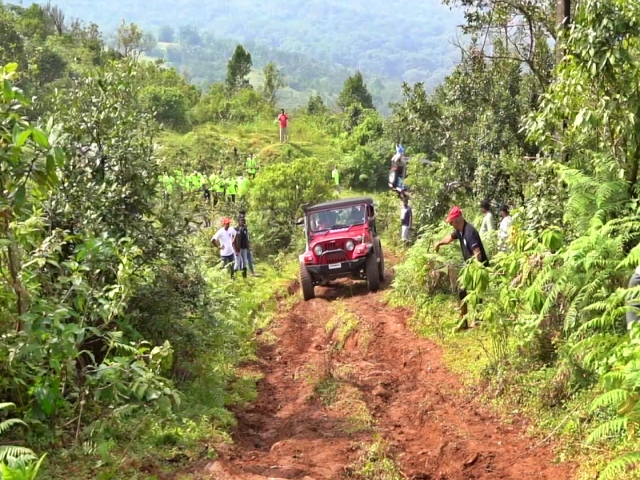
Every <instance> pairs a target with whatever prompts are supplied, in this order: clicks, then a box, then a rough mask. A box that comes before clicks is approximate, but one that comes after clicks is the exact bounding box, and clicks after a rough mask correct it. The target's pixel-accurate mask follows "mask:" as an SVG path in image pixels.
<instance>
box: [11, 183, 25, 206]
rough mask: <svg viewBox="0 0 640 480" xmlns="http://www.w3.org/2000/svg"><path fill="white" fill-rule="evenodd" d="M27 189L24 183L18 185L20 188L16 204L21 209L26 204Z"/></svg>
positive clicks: (17, 192)
mask: <svg viewBox="0 0 640 480" xmlns="http://www.w3.org/2000/svg"><path fill="white" fill-rule="evenodd" d="M26 193H27V191H26V189H25V187H24V185H20V186H19V187H18V189H17V190H16V194H15V197H14V206H15V208H16V209H17V210H19V209H20V208H22V207H23V206H24V203H25V197H26Z"/></svg>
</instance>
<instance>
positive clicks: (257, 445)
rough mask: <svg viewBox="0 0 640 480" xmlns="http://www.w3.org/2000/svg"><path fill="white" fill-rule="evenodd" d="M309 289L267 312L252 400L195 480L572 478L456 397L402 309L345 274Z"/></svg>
mask: <svg viewBox="0 0 640 480" xmlns="http://www.w3.org/2000/svg"><path fill="white" fill-rule="evenodd" d="M316 295H317V298H316V299H315V300H312V301H310V302H307V303H304V302H301V303H298V304H297V305H295V306H294V307H293V309H290V310H289V311H288V312H283V313H282V314H280V315H279V317H278V318H277V321H276V322H275V323H274V325H273V328H272V333H273V334H274V335H275V337H276V338H277V340H275V343H273V342H271V343H269V342H265V343H264V344H263V345H262V346H261V348H260V351H259V358H260V361H259V362H257V364H255V365H252V366H249V367H248V368H252V369H259V370H260V371H261V372H262V373H263V374H264V378H263V380H261V381H260V383H259V398H258V400H257V401H256V402H255V403H254V404H253V405H252V406H250V407H249V408H246V409H244V410H243V411H239V412H237V415H238V420H239V424H238V428H237V429H236V431H235V433H234V442H235V444H234V445H233V446H232V447H229V448H227V449H223V450H222V451H221V452H220V458H218V460H216V461H215V462H212V463H210V464H208V465H206V466H204V467H203V468H202V469H200V471H199V472H198V475H197V478H211V479H216V480H267V479H270V480H274V479H302V480H312V479H313V480H321V479H344V478H368V479H385V480H395V479H415V480H418V479H423V480H427V479H429V480H463V479H464V480H467V479H487V480H489V479H512V480H525V479H527V480H528V479H548V480H551V479H553V480H565V479H570V478H572V471H573V468H572V466H571V465H567V464H563V465H556V464H554V463H553V458H554V455H553V452H552V447H551V446H550V445H543V446H538V445H537V444H536V442H535V441H533V440H529V439H527V438H525V437H524V435H523V432H524V425H523V424H522V422H521V421H515V422H514V423H512V424H510V425H508V424H506V423H505V422H504V421H503V420H501V419H500V418H498V417H497V416H496V415H495V414H492V413H491V412H490V411H489V410H488V409H487V408H485V407H482V406H480V405H479V404H478V403H476V402H474V401H473V399H471V398H467V397H465V396H463V395H462V394H461V393H460V382H459V380H458V379H457V378H456V377H455V375H452V374H451V373H450V372H448V371H447V370H446V369H445V368H444V366H443V364H442V360H441V352H440V350H439V348H438V347H436V346H435V345H434V344H432V343H430V342H429V341H427V340H423V339H419V338H416V337H415V336H414V335H413V334H412V333H411V332H410V330H409V329H408V328H407V325H406V323H407V320H408V319H409V318H410V312H408V311H403V310H399V309H392V308H390V307H388V306H386V305H385V304H384V301H383V292H380V293H377V294H369V293H367V292H366V288H365V286H364V285H362V284H360V283H358V282H355V283H353V282H350V281H344V282H340V283H339V284H337V286H335V287H333V288H316ZM263 337H265V338H266V337H272V338H273V336H272V335H266V334H265V335H263ZM532 447H536V448H532ZM193 478H196V476H194V477H193Z"/></svg>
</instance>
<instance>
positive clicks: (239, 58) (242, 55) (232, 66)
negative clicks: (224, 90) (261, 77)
mask: <svg viewBox="0 0 640 480" xmlns="http://www.w3.org/2000/svg"><path fill="white" fill-rule="evenodd" d="M252 66H253V61H252V60H251V54H250V53H249V52H248V51H246V50H245V49H244V47H243V46H242V45H238V46H237V47H236V49H235V51H234V52H233V56H232V57H231V58H230V59H229V63H227V79H226V82H225V83H226V84H227V87H228V88H229V89H230V90H240V89H242V88H249V86H250V84H249V80H248V79H247V76H248V75H249V73H251V67H252Z"/></svg>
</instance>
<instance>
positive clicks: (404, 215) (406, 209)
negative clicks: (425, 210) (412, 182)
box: [400, 198, 413, 243]
mask: <svg viewBox="0 0 640 480" xmlns="http://www.w3.org/2000/svg"><path fill="white" fill-rule="evenodd" d="M400 221H401V223H402V241H403V242H404V243H409V240H410V235H411V226H412V225H413V211H412V210H411V207H410V206H409V199H408V198H403V199H402V210H400Z"/></svg>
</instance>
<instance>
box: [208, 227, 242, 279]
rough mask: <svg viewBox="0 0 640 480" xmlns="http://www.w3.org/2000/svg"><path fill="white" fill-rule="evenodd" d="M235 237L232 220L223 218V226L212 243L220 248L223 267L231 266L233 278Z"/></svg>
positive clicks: (232, 276) (212, 239) (233, 276)
mask: <svg viewBox="0 0 640 480" xmlns="http://www.w3.org/2000/svg"><path fill="white" fill-rule="evenodd" d="M235 237H236V231H235V229H234V228H232V227H231V220H230V219H229V218H223V219H222V228H221V229H220V230H218V231H217V232H216V233H215V235H214V236H213V237H212V238H211V243H212V244H213V245H214V246H215V247H217V248H219V249H220V258H221V259H222V263H223V267H227V266H230V267H231V268H230V270H231V278H235V272H234V268H233V261H234V257H235V252H234V249H233V240H234V239H235Z"/></svg>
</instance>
